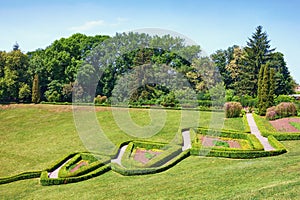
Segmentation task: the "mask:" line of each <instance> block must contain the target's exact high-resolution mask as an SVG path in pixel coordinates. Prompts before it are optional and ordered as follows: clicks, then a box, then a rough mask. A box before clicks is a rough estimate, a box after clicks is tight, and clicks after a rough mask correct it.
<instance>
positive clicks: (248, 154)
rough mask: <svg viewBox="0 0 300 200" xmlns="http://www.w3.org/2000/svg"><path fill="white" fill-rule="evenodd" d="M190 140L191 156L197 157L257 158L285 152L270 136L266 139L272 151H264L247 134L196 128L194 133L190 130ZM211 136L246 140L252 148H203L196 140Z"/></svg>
mask: <svg viewBox="0 0 300 200" xmlns="http://www.w3.org/2000/svg"><path fill="white" fill-rule="evenodd" d="M190 133H191V138H193V140H192V141H193V144H192V149H191V150H190V154H191V155H198V156H211V157H226V158H258V157H266V156H275V155H280V154H282V153H285V152H286V149H285V147H284V146H283V145H282V144H281V143H280V142H278V141H277V140H276V138H274V137H272V136H270V137H269V138H268V139H269V141H270V144H271V145H272V146H273V147H274V148H275V150H274V151H264V148H263V145H262V144H261V143H260V142H259V140H258V139H257V138H256V137H255V135H252V134H247V133H238V132H229V131H216V130H209V129H204V128H197V129H196V131H195V130H194V129H191V132H190ZM197 133H198V134H203V135H212V136H220V137H229V138H233V139H245V140H248V141H249V142H250V144H251V146H252V148H253V149H252V150H241V149H235V148H216V147H203V146H202V144H201V143H199V141H196V140H197V137H196V136H197V135H196V134H197Z"/></svg>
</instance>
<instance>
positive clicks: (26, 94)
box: [19, 83, 31, 102]
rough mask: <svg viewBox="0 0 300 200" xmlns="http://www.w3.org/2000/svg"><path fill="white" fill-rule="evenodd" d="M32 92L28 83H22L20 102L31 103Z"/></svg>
mask: <svg viewBox="0 0 300 200" xmlns="http://www.w3.org/2000/svg"><path fill="white" fill-rule="evenodd" d="M30 97H31V91H30V87H29V86H28V85H27V84H26V83H22V84H21V87H20V90H19V100H20V101H22V102H30Z"/></svg>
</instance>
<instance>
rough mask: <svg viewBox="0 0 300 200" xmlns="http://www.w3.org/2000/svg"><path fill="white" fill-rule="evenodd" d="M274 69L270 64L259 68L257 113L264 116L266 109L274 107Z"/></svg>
mask: <svg viewBox="0 0 300 200" xmlns="http://www.w3.org/2000/svg"><path fill="white" fill-rule="evenodd" d="M274 88H275V84H274V69H270V63H267V64H265V65H262V66H261V69H260V72H259V88H258V113H259V115H265V114H266V111H267V108H269V107H271V106H273V105H274Z"/></svg>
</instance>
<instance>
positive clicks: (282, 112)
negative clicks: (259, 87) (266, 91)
mask: <svg viewBox="0 0 300 200" xmlns="http://www.w3.org/2000/svg"><path fill="white" fill-rule="evenodd" d="M276 113H277V114H278V116H279V117H280V118H284V117H290V116H297V108H296V105H295V104H294V103H290V102H282V103H280V104H279V105H277V106H276Z"/></svg>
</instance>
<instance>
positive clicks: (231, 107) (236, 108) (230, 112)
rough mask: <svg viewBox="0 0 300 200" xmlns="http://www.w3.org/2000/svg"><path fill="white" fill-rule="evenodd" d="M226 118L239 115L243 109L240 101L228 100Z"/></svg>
mask: <svg viewBox="0 0 300 200" xmlns="http://www.w3.org/2000/svg"><path fill="white" fill-rule="evenodd" d="M224 110H225V115H226V118H234V117H239V116H240V114H241V111H242V105H241V103H239V102H227V103H225V105H224Z"/></svg>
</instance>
